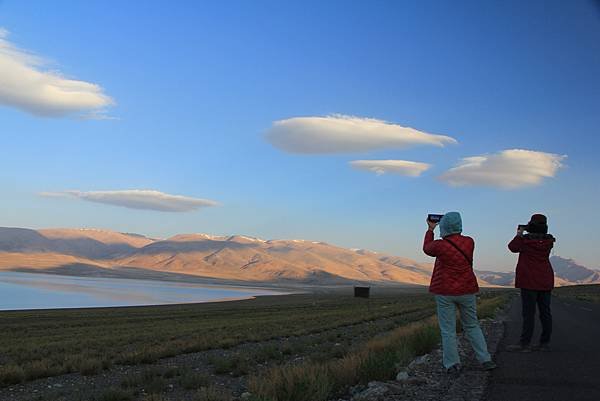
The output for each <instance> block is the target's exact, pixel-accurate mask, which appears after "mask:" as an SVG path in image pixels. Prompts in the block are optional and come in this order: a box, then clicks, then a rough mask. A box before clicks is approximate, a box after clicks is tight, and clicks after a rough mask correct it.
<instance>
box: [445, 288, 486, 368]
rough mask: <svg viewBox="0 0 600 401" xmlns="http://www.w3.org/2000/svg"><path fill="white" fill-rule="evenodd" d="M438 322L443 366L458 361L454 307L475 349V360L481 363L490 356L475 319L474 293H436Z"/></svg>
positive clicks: (448, 365) (447, 366) (477, 321)
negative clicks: (458, 312)
mask: <svg viewBox="0 0 600 401" xmlns="http://www.w3.org/2000/svg"><path fill="white" fill-rule="evenodd" d="M435 301H436V303H437V315H438V322H439V324H440V331H441V332H442V351H443V354H444V361H443V363H444V367H445V368H446V369H448V368H449V367H451V366H452V365H455V364H457V363H460V357H459V356H458V348H457V344H456V308H457V307H458V309H459V311H460V321H461V324H462V327H463V331H464V333H465V335H466V337H467V338H468V339H469V342H470V343H471V347H473V351H475V356H476V357H477V360H478V361H479V362H481V363H483V362H487V361H490V360H491V359H492V358H491V356H490V353H489V352H488V350H487V344H486V343H485V338H484V337H483V333H482V332H481V327H479V320H477V304H476V302H477V301H476V298H475V294H470V295H457V296H451V295H436V296H435Z"/></svg>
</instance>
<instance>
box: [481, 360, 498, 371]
mask: <svg viewBox="0 0 600 401" xmlns="http://www.w3.org/2000/svg"><path fill="white" fill-rule="evenodd" d="M481 367H482V368H483V370H494V369H496V368H497V367H498V365H496V363H495V362H494V361H487V362H484V363H482V364H481Z"/></svg>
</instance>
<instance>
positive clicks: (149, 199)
mask: <svg viewBox="0 0 600 401" xmlns="http://www.w3.org/2000/svg"><path fill="white" fill-rule="evenodd" d="M40 195H42V196H47V197H72V198H76V199H81V200H85V201H89V202H96V203H105V204H108V205H114V206H122V207H127V208H130V209H145V210H157V211H160V212H191V211H193V210H197V209H200V208H202V207H209V206H218V203H217V202H215V201H212V200H208V199H199V198H190V197H187V196H181V195H170V194H165V193H163V192H159V191H152V190H141V189H130V190H123V191H88V192H84V191H62V192H43V193H41V194H40Z"/></svg>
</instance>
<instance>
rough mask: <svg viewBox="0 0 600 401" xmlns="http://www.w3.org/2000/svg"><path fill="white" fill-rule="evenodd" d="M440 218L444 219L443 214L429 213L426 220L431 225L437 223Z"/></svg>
mask: <svg viewBox="0 0 600 401" xmlns="http://www.w3.org/2000/svg"><path fill="white" fill-rule="evenodd" d="M442 217H444V215H443V214H433V213H430V214H428V215H427V220H429V221H431V222H432V223H439V222H440V220H441V219H442Z"/></svg>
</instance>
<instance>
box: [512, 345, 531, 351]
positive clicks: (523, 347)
mask: <svg viewBox="0 0 600 401" xmlns="http://www.w3.org/2000/svg"><path fill="white" fill-rule="evenodd" d="M506 350H507V351H508V352H531V346H530V345H529V344H513V345H508V346H506Z"/></svg>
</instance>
